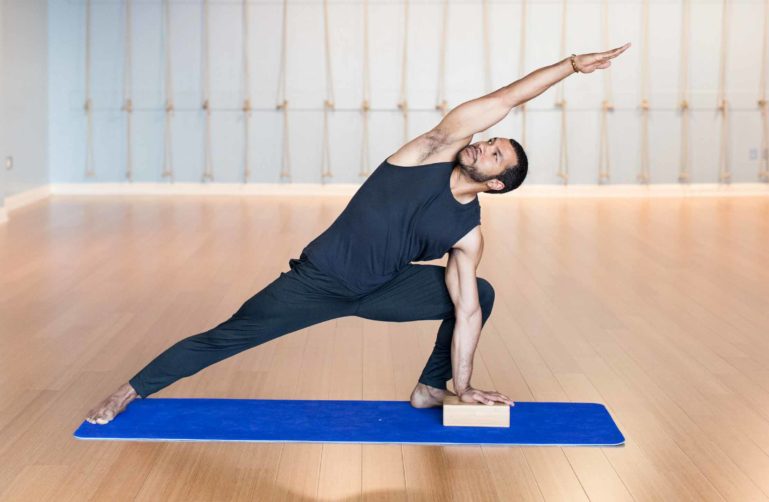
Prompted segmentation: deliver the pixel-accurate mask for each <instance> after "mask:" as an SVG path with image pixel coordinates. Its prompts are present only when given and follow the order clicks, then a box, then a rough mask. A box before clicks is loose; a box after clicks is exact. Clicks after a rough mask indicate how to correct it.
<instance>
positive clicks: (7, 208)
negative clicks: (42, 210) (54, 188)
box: [0, 184, 51, 223]
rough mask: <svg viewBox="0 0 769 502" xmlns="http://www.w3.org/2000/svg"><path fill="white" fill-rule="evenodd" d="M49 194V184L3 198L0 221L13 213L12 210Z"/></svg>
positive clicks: (3, 220) (4, 220) (6, 219)
mask: <svg viewBox="0 0 769 502" xmlns="http://www.w3.org/2000/svg"><path fill="white" fill-rule="evenodd" d="M49 195H51V185H50V184H46V185H41V186H39V187H35V188H32V189H30V190H25V191H24V192H19V193H17V194H14V195H9V196H8V197H6V198H5V201H4V205H3V206H0V223H5V222H7V221H8V219H9V218H11V217H12V216H13V215H12V213H13V211H14V210H16V209H19V208H20V207H24V206H26V205H29V204H32V203H33V202H37V201H39V200H42V199H45V198H47V197H48V196H49Z"/></svg>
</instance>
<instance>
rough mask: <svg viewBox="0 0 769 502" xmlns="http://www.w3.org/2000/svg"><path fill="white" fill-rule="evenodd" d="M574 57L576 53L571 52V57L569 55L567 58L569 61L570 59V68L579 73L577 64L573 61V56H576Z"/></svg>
mask: <svg viewBox="0 0 769 502" xmlns="http://www.w3.org/2000/svg"><path fill="white" fill-rule="evenodd" d="M576 57H577V55H576V54H572V55H571V57H570V58H569V59H570V61H571V67H572V68H574V71H575V72H576V73H579V70H578V69H577V65H576V63H574V58H576Z"/></svg>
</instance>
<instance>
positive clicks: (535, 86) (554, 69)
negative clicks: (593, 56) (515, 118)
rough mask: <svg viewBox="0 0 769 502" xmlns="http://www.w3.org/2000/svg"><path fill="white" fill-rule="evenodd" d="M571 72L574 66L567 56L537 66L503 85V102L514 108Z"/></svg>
mask: <svg viewBox="0 0 769 502" xmlns="http://www.w3.org/2000/svg"><path fill="white" fill-rule="evenodd" d="M573 73H574V68H573V67H572V66H571V61H569V58H566V59H563V60H561V61H559V62H557V63H554V64H551V65H548V66H543V67H542V68H538V69H536V70H534V71H533V72H531V73H529V74H528V75H526V76H525V77H523V78H521V79H519V80H516V81H515V82H513V83H511V84H509V85H507V86H505V87H503V88H502V89H500V91H501V92H502V93H503V95H504V98H505V102H506V103H507V104H508V105H509V106H510V108H514V107H516V106H518V105H520V104H521V103H525V102H527V101H529V100H531V99H533V98H536V97H537V96H539V95H540V94H542V93H543V92H545V91H546V90H548V89H549V88H550V87H552V86H553V85H555V84H557V83H558V82H560V81H561V80H563V79H564V78H566V77H568V76H569V75H572V74H573Z"/></svg>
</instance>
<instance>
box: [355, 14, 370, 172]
mask: <svg viewBox="0 0 769 502" xmlns="http://www.w3.org/2000/svg"><path fill="white" fill-rule="evenodd" d="M368 59H369V57H368V0H363V103H362V104H361V113H362V114H363V117H362V124H363V136H362V138H361V149H360V171H358V176H364V177H366V176H368V175H369V174H370V173H371V165H370V162H369V161H370V158H369V157H370V156H369V138H368V126H369V120H368V119H369V117H368V114H369V110H371V70H370V68H369V60H368Z"/></svg>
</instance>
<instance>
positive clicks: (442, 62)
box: [435, 0, 449, 117]
mask: <svg viewBox="0 0 769 502" xmlns="http://www.w3.org/2000/svg"><path fill="white" fill-rule="evenodd" d="M448 31H449V0H443V25H442V27H441V42H440V44H439V49H438V51H439V55H438V85H437V86H436V90H437V93H436V100H435V101H436V102H435V109H436V110H438V111H439V112H440V114H441V117H444V116H446V111H447V110H448V108H449V104H448V102H447V101H446V35H447V34H448Z"/></svg>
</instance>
